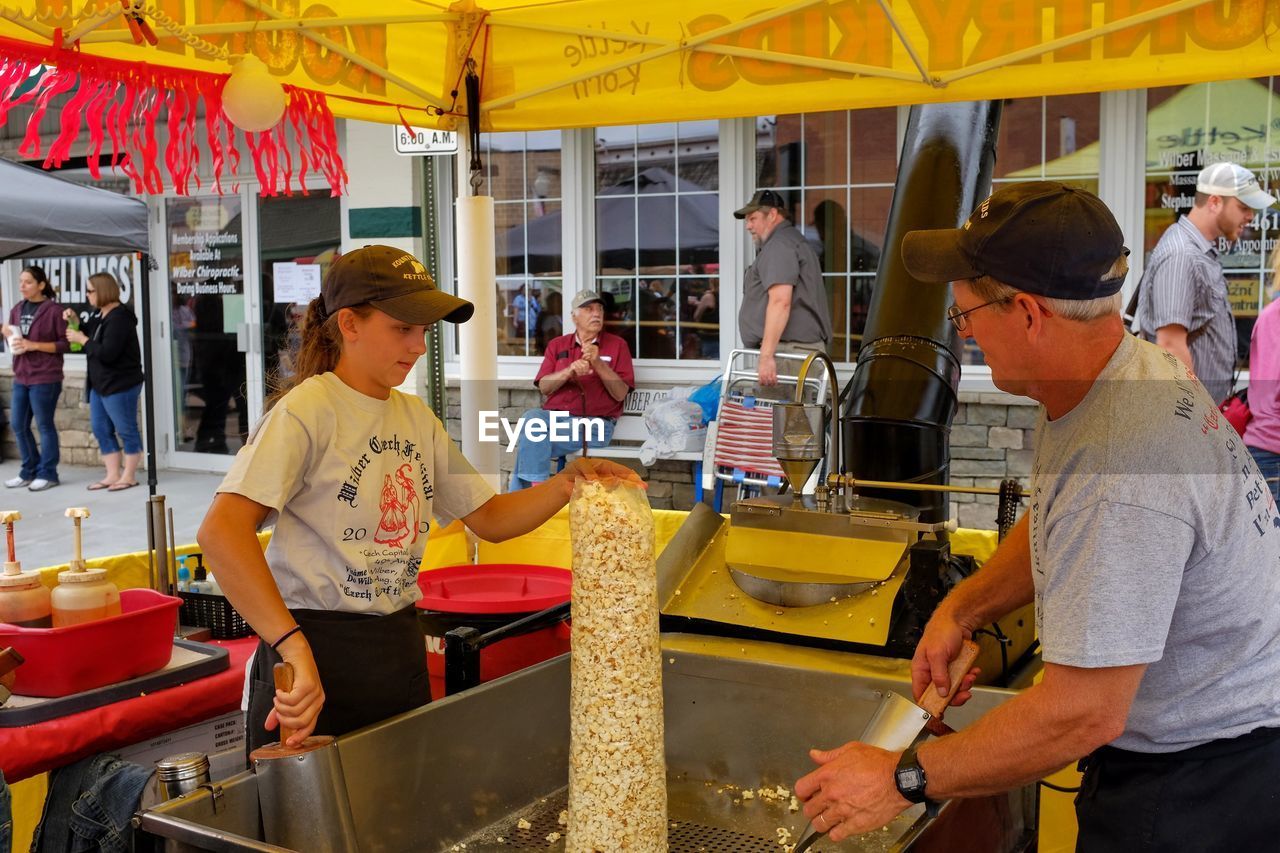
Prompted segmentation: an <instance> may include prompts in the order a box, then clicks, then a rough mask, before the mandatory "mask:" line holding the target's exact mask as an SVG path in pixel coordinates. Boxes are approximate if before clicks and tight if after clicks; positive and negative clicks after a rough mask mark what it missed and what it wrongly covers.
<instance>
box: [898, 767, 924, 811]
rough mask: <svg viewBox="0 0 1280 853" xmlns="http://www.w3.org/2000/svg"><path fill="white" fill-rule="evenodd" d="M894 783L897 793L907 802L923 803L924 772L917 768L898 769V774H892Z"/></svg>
mask: <svg viewBox="0 0 1280 853" xmlns="http://www.w3.org/2000/svg"><path fill="white" fill-rule="evenodd" d="M894 781H895V782H897V787H898V793H899V794H901V795H902V796H903V797H904V798H905V799H906V800H907V801H909V802H912V803H922V802H924V799H925V795H924V789H925V785H926V784H927V783H926V782H925V776H924V771H923V770H921V769H920V768H919V766H908V767H900V768H898V772H897V773H896V774H894Z"/></svg>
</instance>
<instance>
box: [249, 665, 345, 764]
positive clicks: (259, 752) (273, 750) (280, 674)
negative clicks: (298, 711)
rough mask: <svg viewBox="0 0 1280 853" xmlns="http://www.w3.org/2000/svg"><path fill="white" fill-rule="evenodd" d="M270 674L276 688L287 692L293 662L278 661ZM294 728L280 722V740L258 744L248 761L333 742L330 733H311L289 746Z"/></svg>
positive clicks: (313, 748)
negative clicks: (299, 741)
mask: <svg viewBox="0 0 1280 853" xmlns="http://www.w3.org/2000/svg"><path fill="white" fill-rule="evenodd" d="M271 676H272V678H273V679H274V680H275V686H276V689H277V690H283V691H284V692H286V693H288V692H289V691H290V690H292V689H293V664H290V663H283V662H282V663H278V664H276V665H275V666H274V667H273V668H272V670H271ZM296 731H297V730H296V729H291V728H289V727H288V726H286V725H285V724H284V723H280V742H279V743H269V744H267V745H266V746H260V747H258V748H257V749H255V750H254V751H253V752H251V753H249V760H250V761H258V760H266V761H269V760H271V759H274V758H285V757H287V756H291V755H300V754H301V753H304V752H311V751H312V750H315V749H320V748H322V747H326V746H328V745H329V744H331V743H333V741H334V739H333V737H332V736H330V735H312V736H311V737H309V738H307V739H306V740H304V741H303V742H302V743H300V744H299V745H298V746H289V745H288V740H289V738H291V737H293V735H294V734H295V733H296Z"/></svg>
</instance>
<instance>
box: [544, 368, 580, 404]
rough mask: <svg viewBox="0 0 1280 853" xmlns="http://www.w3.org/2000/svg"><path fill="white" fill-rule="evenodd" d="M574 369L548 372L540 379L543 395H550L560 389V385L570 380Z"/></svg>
mask: <svg viewBox="0 0 1280 853" xmlns="http://www.w3.org/2000/svg"><path fill="white" fill-rule="evenodd" d="M571 372H572V371H571V370H570V369H569V368H567V367H566V368H565V369H564V370H557V371H556V372H555V373H548V374H547V375H546V376H544V377H542V378H541V379H539V380H538V390H539V391H541V392H542V396H544V397H549V396H550V395H552V394H554V393H555V392H557V391H559V390H560V386H562V385H564V383H566V382H568V381H569V374H570V373H571Z"/></svg>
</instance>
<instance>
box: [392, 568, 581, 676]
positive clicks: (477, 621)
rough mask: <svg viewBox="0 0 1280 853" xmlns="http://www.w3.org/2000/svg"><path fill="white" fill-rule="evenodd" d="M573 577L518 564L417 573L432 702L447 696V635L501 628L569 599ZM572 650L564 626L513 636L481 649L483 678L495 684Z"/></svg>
mask: <svg viewBox="0 0 1280 853" xmlns="http://www.w3.org/2000/svg"><path fill="white" fill-rule="evenodd" d="M572 585H573V583H572V574H571V573H570V571H569V570H568V569H561V568H557V567H556V566H531V565H523V564H518V563H498V564H490V565H481V566H472V565H461V566H447V567H445V568H442V569H436V570H434V571H429V572H422V573H421V574H419V575H418V588H419V589H420V590H422V599H421V600H419V601H418V622H419V624H420V625H421V626H422V631H423V633H425V634H426V635H427V673H428V675H429V677H430V681H431V698H433V699H440V698H442V697H443V696H444V635H445V633H447V632H448V631H451V630H453V629H454V628H459V627H462V626H464V625H465V626H468V627H472V628H475V629H477V630H479V631H482V632H485V631H492V630H493V629H495V628H501V627H502V626H503V625H508V624H510V623H512V622H515V621H516V620H517V619H521V618H523V617H525V616H528V615H529V614H531V613H537V612H538V611H540V610H546V609H547V608H548V607H555V606H556V605H557V604H563V603H564V602H566V601H568V600H569V595H570V591H571V589H572ZM567 651H569V628H568V626H567V625H565V624H564V623H563V622H561V623H560V624H558V625H554V626H552V627H549V628H543V629H542V630H539V631H534V632H533V633H530V634H524V635H522V636H519V637H511V638H510V639H506V640H502V641H500V642H497V643H494V644H493V645H490V646H486V647H485V648H484V649H481V651H480V680H481V681H491V680H493V679H495V678H498V677H500V676H503V675H507V674H509V673H512V672H515V671H516V670H519V669H523V668H525V667H526V666H530V665H532V664H535V663H538V662H539V661H544V660H547V659H549V658H553V657H555V656H557V655H561V654H564V653H565V652H567Z"/></svg>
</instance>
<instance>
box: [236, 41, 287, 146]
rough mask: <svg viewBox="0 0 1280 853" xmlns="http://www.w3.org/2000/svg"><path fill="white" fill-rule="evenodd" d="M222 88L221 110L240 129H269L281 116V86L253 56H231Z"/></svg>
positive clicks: (252, 130) (282, 93)
mask: <svg viewBox="0 0 1280 853" xmlns="http://www.w3.org/2000/svg"><path fill="white" fill-rule="evenodd" d="M231 63H232V64H231V76H230V77H228V78H227V82H226V83H225V84H224V85H223V87H222V111H223V112H224V113H226V116H227V118H228V119H230V120H231V123H232V124H234V125H235V126H236V127H238V128H240V129H241V130H244V131H248V132H253V133H256V132H260V131H263V130H270V129H271V128H273V127H275V126H276V124H277V123H278V122H279V121H280V117H281V116H282V115H284V106H285V97H284V87H283V86H281V85H280V83H279V82H278V81H277V80H276V79H275V78H274V77H272V76H271V72H269V71H268V70H267V66H266V65H264V64H263V62H262V60H260V59H258V57H256V56H249V55H245V56H240V57H233V58H232V60H231Z"/></svg>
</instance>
